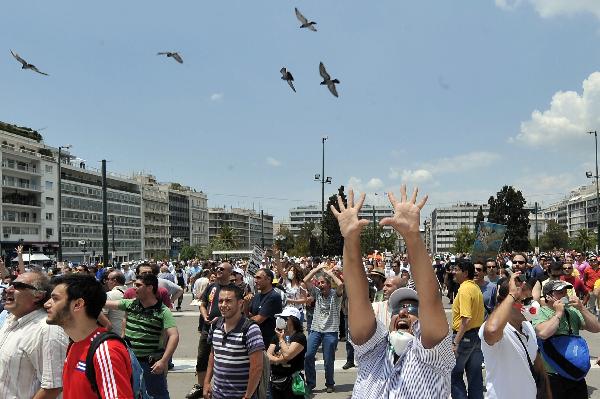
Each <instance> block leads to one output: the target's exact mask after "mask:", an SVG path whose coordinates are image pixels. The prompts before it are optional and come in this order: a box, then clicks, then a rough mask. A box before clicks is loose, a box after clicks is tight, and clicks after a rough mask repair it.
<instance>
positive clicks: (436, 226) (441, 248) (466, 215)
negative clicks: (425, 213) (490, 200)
mask: <svg viewBox="0 0 600 399" xmlns="http://www.w3.org/2000/svg"><path fill="white" fill-rule="evenodd" d="M479 207H481V208H482V210H483V215H484V217H485V218H487V216H488V213H489V208H490V207H489V205H488V204H482V205H479V204H471V203H459V204H456V205H453V206H449V207H443V208H435V209H434V210H433V212H432V213H431V250H432V251H433V252H434V253H441V252H452V247H453V246H454V242H455V241H456V238H455V235H456V232H457V231H458V229H460V228H461V227H463V226H466V227H468V228H469V230H471V231H474V230H475V221H476V220H477V213H478V212H479Z"/></svg>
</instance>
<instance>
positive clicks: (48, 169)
mask: <svg viewBox="0 0 600 399" xmlns="http://www.w3.org/2000/svg"><path fill="white" fill-rule="evenodd" d="M46 173H52V165H46Z"/></svg>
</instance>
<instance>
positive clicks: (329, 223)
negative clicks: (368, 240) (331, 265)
mask: <svg viewBox="0 0 600 399" xmlns="http://www.w3.org/2000/svg"><path fill="white" fill-rule="evenodd" d="M337 195H339V196H340V197H341V198H342V202H343V203H344V205H347V204H348V202H347V200H346V195H345V194H344V186H340V188H339V189H338V194H337ZM337 195H332V196H331V197H329V201H327V205H326V206H325V217H324V219H323V231H322V232H321V234H325V238H324V243H325V245H324V248H323V254H324V255H328V256H332V255H341V254H342V251H343V250H344V237H342V233H341V232H340V226H339V225H338V222H337V219H336V218H335V216H334V215H333V213H332V212H331V205H333V206H334V207H335V209H337V210H338V211H339V206H338V201H337Z"/></svg>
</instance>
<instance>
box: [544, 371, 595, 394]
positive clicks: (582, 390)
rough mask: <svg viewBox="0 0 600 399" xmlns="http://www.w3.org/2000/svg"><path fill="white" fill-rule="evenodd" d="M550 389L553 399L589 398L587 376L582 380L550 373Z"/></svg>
mask: <svg viewBox="0 0 600 399" xmlns="http://www.w3.org/2000/svg"><path fill="white" fill-rule="evenodd" d="M548 380H549V381H550V390H551V391H552V398H553V399H587V398H588V389H587V384H586V382H585V378H584V379H583V380H581V381H573V380H570V379H568V378H564V377H561V376H560V375H558V374H550V373H548Z"/></svg>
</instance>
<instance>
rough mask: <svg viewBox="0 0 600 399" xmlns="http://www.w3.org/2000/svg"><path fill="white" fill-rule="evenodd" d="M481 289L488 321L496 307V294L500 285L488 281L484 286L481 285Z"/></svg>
mask: <svg viewBox="0 0 600 399" xmlns="http://www.w3.org/2000/svg"><path fill="white" fill-rule="evenodd" d="M479 288H481V293H482V294H483V306H484V308H485V318H486V319H487V317H488V316H489V315H490V313H492V311H493V310H494V308H495V307H496V293H497V292H498V285H497V284H495V283H490V282H489V281H486V282H484V284H483V285H480V286H479Z"/></svg>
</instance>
